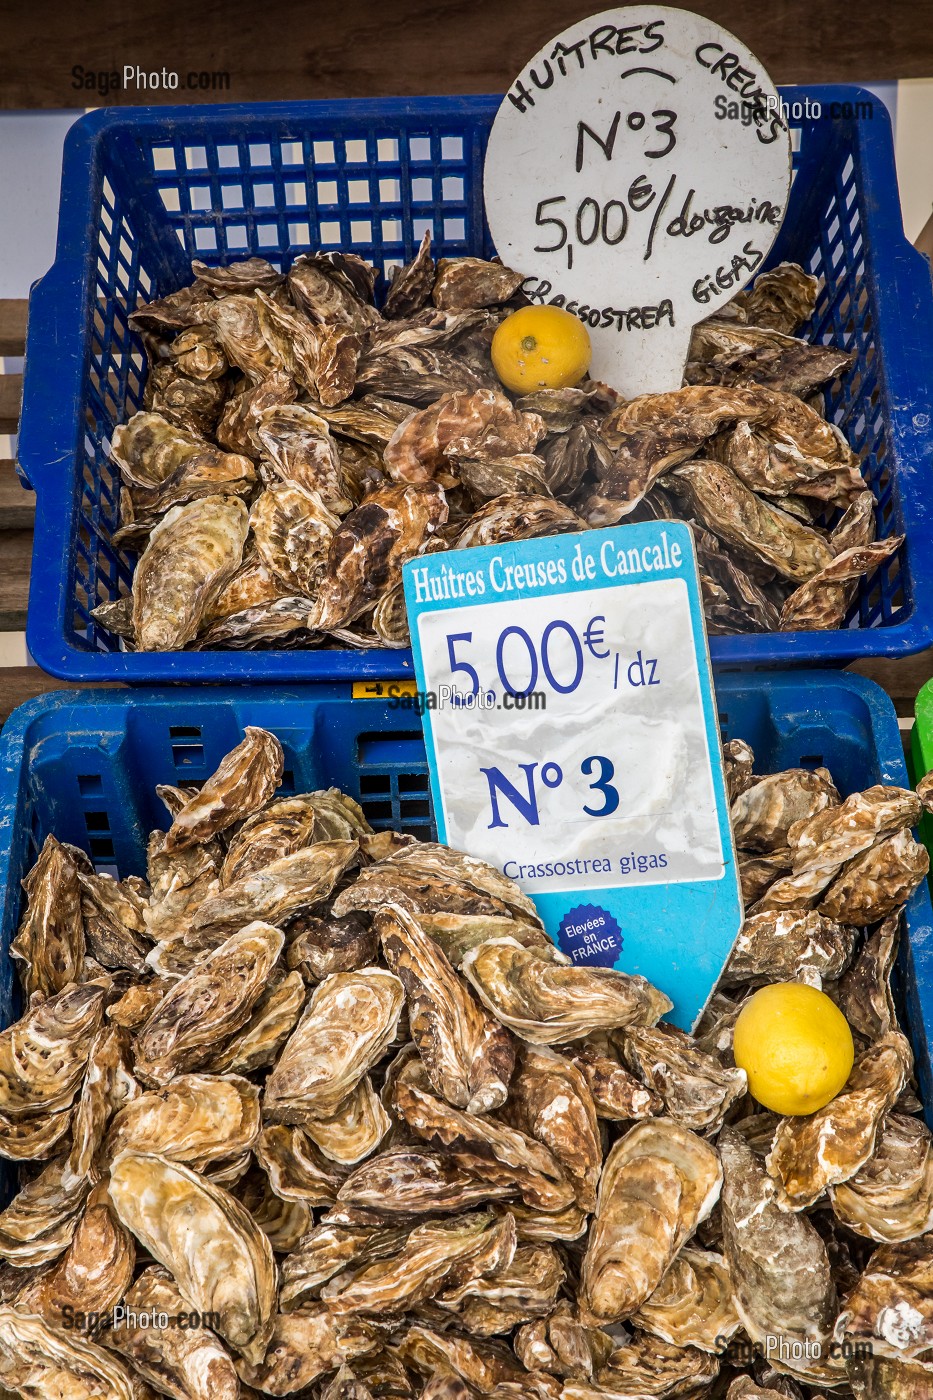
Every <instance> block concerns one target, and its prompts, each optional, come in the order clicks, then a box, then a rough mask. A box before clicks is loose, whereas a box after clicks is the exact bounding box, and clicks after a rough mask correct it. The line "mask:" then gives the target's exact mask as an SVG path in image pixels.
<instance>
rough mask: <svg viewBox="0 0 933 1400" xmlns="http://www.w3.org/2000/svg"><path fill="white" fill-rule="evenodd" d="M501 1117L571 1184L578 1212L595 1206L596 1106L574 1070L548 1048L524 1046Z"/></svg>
mask: <svg viewBox="0 0 933 1400" xmlns="http://www.w3.org/2000/svg"><path fill="white" fill-rule="evenodd" d="M504 1116H505V1118H506V1120H507V1121H508V1122H509V1123H510V1124H511V1125H512V1126H513V1127H515V1128H518V1129H519V1130H520V1131H521V1132H523V1133H525V1134H526V1135H527V1136H528V1137H531V1138H534V1139H535V1140H536V1141H538V1142H540V1143H543V1144H544V1146H545V1147H546V1148H548V1150H549V1151H550V1152H552V1153H553V1155H554V1157H555V1158H556V1159H557V1161H558V1162H560V1164H561V1166H562V1167H563V1168H564V1170H565V1171H566V1173H567V1175H568V1176H569V1177H570V1179H571V1181H572V1182H573V1186H574V1191H575V1194H576V1199H577V1204H578V1205H579V1207H580V1209H581V1210H584V1211H591V1210H593V1209H594V1208H595V1206H596V1188H597V1186H598V1184H599V1176H600V1172H601V1170H602V1158H603V1152H602V1142H601V1141H600V1136H599V1125H598V1123H597V1121H596V1106H595V1104H594V1103H593V1099H592V1096H591V1094H590V1091H589V1086H588V1084H587V1081H586V1077H585V1076H584V1075H583V1074H582V1073H581V1071H580V1070H579V1069H578V1068H577V1066H576V1065H575V1064H574V1063H573V1062H572V1061H571V1060H569V1059H565V1058H564V1057H563V1056H562V1055H558V1054H556V1053H555V1052H554V1051H553V1050H550V1049H547V1048H546V1047H541V1048H535V1047H533V1046H530V1045H526V1046H524V1047H523V1049H522V1051H521V1057H520V1060H519V1065H518V1069H517V1072H516V1074H515V1076H514V1078H513V1080H512V1085H511V1089H510V1093H509V1099H508V1102H507V1104H506V1105H505V1110H504Z"/></svg>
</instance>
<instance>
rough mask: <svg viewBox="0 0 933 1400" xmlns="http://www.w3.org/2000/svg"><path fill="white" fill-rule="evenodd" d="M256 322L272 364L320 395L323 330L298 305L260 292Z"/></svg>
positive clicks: (257, 301)
mask: <svg viewBox="0 0 933 1400" xmlns="http://www.w3.org/2000/svg"><path fill="white" fill-rule="evenodd" d="M255 309H256V319H257V321H258V324H259V330H260V332H261V334H262V338H263V340H264V341H265V343H266V345H267V347H268V351H269V355H270V356H271V359H272V363H273V365H274V366H275V368H276V369H281V370H284V371H285V372H286V373H287V374H288V375H290V376H291V378H292V379H293V380H294V381H295V383H296V384H297V385H299V387H300V388H302V389H304V390H306V392H307V393H309V394H316V393H317V369H318V360H319V357H320V351H321V335H320V331H319V328H318V327H317V326H316V325H314V323H313V322H312V321H309V320H308V318H307V316H305V315H303V313H302V312H301V311H298V310H297V309H296V308H295V307H294V306H291V305H288V304H287V303H285V302H282V301H280V300H277V299H276V298H275V297H270V296H269V295H268V294H267V293H266V292H261V291H260V292H257V293H256V298H255Z"/></svg>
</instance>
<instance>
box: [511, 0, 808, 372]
mask: <svg viewBox="0 0 933 1400" xmlns="http://www.w3.org/2000/svg"><path fill="white" fill-rule="evenodd" d="M790 175H791V151H790V134H789V131H788V129H787V124H786V122H785V121H784V118H783V116H782V113H781V106H780V100H779V98H778V95H777V91H776V89H775V87H774V85H773V83H772V82H771V80H770V78H769V77H768V75H767V73H766V72H765V70H764V69H763V68H762V66H761V64H760V63H759V62H758V60H757V59H756V58H755V56H754V55H753V54H752V53H750V52H749V50H748V49H747V48H746V47H745V45H744V44H742V43H740V42H739V40H738V39H735V38H734V37H733V36H732V35H731V34H729V33H728V32H727V31H726V30H725V29H722V28H721V27H720V26H719V25H718V24H715V23H714V22H713V21H712V20H709V19H705V18H703V17H702V16H701V15H694V14H691V13H689V12H688V11H686V10H675V9H669V8H667V7H665V6H654V5H632V6H628V7H626V8H624V9H618V10H606V11H605V12H604V13H603V14H599V15H595V16H593V18H591V19H585V20H580V21H579V22H578V23H576V24H573V25H571V27H570V28H569V29H566V30H565V31H564V32H563V34H561V35H560V36H559V37H558V38H557V39H555V40H553V41H552V42H551V43H549V44H547V45H546V46H545V47H544V48H543V49H542V50H541V51H540V52H539V53H538V54H536V55H535V57H534V58H533V59H532V60H531V62H530V63H529V64H528V65H527V67H525V68H524V69H523V70H522V72H521V73H520V74H519V76H518V78H516V80H515V82H514V83H513V84H512V86H511V88H510V89H509V91H508V93H507V94H506V96H505V98H504V99H503V102H502V105H501V107H500V108H499V111H498V113H497V115H496V119H495V122H494V124H493V128H492V132H491V134H490V138H489V147H488V150H487V154H486V166H485V179H484V185H485V199H486V213H487V218H488V220H489V227H490V230H491V232H492V236H493V239H494V241H495V244H496V248H497V249H498V251H499V254H500V256H501V257H502V260H503V262H505V263H507V264H508V265H509V266H511V267H514V268H515V269H516V270H517V271H520V272H524V273H525V274H526V277H527V280H526V283H525V291H526V293H527V294H528V295H529V296H530V297H531V299H532V301H543V302H550V303H556V304H558V305H563V306H565V307H566V308H567V309H568V310H570V311H572V312H573V313H574V314H575V315H577V316H579V317H580V319H581V320H582V321H584V322H585V324H586V326H587V328H588V330H589V333H590V338H591V341H592V345H593V363H592V367H591V371H590V372H591V374H592V375H593V377H594V378H597V379H603V380H605V381H606V382H607V383H609V384H612V385H613V387H615V388H617V389H619V390H621V392H623V393H625V394H626V395H633V394H636V393H645V392H660V391H664V390H667V389H673V388H677V387H678V386H679V384H680V382H681V375H682V372H683V366H684V361H685V359H686V354H687V347H688V344H689V340H690V329H691V327H692V326H693V325H694V324H695V323H696V322H697V321H699V320H702V319H703V318H704V317H706V316H709V315H710V314H711V313H712V312H714V311H715V310H716V309H717V308H718V307H720V306H721V305H722V304H723V303H724V302H726V301H728V300H729V298H730V297H732V296H734V294H735V293H736V292H737V291H738V290H739V289H740V288H741V287H743V286H744V285H745V284H746V283H747V282H748V281H749V280H750V278H751V277H753V276H754V274H755V273H756V271H757V270H758V269H759V268H760V267H761V265H762V263H763V262H764V259H765V257H766V256H767V253H768V251H769V249H770V248H771V245H772V244H773V242H774V240H775V238H776V237H777V234H778V230H779V229H780V226H781V221H782V219H783V217H784V213H785V210H786V207H787V195H788V191H789V189H790Z"/></svg>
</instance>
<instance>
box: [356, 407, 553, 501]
mask: <svg viewBox="0 0 933 1400" xmlns="http://www.w3.org/2000/svg"><path fill="white" fill-rule="evenodd" d="M544 433H545V427H544V423H543V421H542V419H541V418H539V417H538V415H537V414H536V413H523V412H522V411H521V409H519V408H516V407H515V406H514V404H513V403H512V401H511V400H510V399H509V398H507V397H506V395H505V394H504V393H502V392H501V390H499V389H474V390H464V389H459V390H455V391H454V392H453V393H451V394H444V395H442V396H441V397H440V398H439V399H437V400H436V401H435V402H434V403H432V404H430V405H429V406H428V407H427V408H424V409H421V410H419V411H418V412H416V413H413V414H411V415H410V416H409V417H408V418H406V419H405V421H404V422H402V423H400V424H399V425H398V427H397V428H396V430H395V432H394V433H393V434H392V437H391V438H390V440H389V442H388V443H387V444H386V448H385V451H384V453H383V460H384V462H385V465H386V468H387V470H388V473H389V475H390V476H391V477H392V479H393V480H394V481H402V482H428V481H431V480H433V479H434V477H435V476H436V475H437V473H438V471H440V470H442V469H445V468H446V469H448V470H449V462H450V460H451V459H452V458H457V457H513V456H515V454H516V453H523V452H534V449H535V447H536V446H537V444H538V443H539V442H540V441H541V439H542V438H543V437H544Z"/></svg>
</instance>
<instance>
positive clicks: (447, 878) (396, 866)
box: [334, 833, 553, 947]
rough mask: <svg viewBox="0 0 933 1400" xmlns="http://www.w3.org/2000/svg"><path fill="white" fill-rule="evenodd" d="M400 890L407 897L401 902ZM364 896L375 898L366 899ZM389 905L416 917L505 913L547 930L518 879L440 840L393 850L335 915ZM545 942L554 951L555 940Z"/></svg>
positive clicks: (364, 874)
mask: <svg viewBox="0 0 933 1400" xmlns="http://www.w3.org/2000/svg"><path fill="white" fill-rule="evenodd" d="M383 834H385V833H383ZM419 882H420V884H419ZM396 889H398V891H399V894H400V895H401V893H402V892H405V893H406V895H407V898H401V897H399V898H398V899H396V898H395V897H394V895H395V891H396ZM451 892H452V893H451ZM364 894H365V895H370V896H371V898H369V899H367V900H364V899H362V898H361V895H364ZM384 903H398V904H401V905H402V907H403V908H404V909H407V910H408V911H409V913H412V914H416V915H421V914H426V913H430V912H432V911H435V910H444V911H446V912H451V913H452V912H463V913H484V914H504V915H507V916H509V917H511V918H514V919H521V920H522V921H523V922H527V923H530V924H533V925H534V927H535V928H536V929H540V930H542V931H543V927H544V926H543V924H542V923H541V919H540V916H539V915H538V912H537V910H536V909H535V907H534V904H533V903H532V902H531V900H530V899H529V898H528V896H527V895H526V894H524V893H523V891H522V890H521V889H519V887H518V885H516V883H515V881H514V880H510V879H509V878H508V876H507V875H503V874H502V872H501V871H500V870H496V869H495V867H494V866H491V865H487V863H486V862H485V861H484V860H478V859H477V858H476V857H475V856H469V855H467V854H466V853H465V852H463V851H454V850H452V849H451V848H450V847H449V846H441V845H439V844H438V843H437V842H435V841H413V842H403V843H402V844H401V845H398V846H397V847H396V848H394V849H392V850H390V851H389V852H388V853H387V854H386V856H385V859H384V860H380V862H379V863H378V865H375V866H372V867H370V868H369V869H367V870H364V871H362V872H361V875H360V878H359V879H358V880H357V881H356V883H355V884H354V885H353V887H352V889H348V890H345V891H344V893H343V894H342V895H341V896H340V897H339V898H338V899H337V900H335V901H334V912H335V913H337V914H345V913H346V912H347V911H348V910H349V909H378V908H379V907H380V906H381V905H382V904H384ZM516 936H517V935H516ZM544 942H545V946H549V947H553V944H552V943H551V941H550V939H547V938H546V939H545V940H544Z"/></svg>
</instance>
